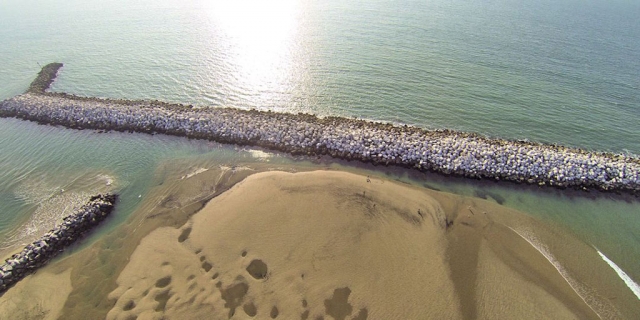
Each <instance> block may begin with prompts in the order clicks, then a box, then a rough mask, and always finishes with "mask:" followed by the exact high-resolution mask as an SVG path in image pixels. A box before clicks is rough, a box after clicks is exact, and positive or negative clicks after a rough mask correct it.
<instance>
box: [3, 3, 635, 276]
mask: <svg viewBox="0 0 640 320" xmlns="http://www.w3.org/2000/svg"><path fill="white" fill-rule="evenodd" d="M638 16H640V4H639V3H638V2H634V1H613V2H610V1H599V0H595V1H587V2H584V1H573V0H563V1H553V2H552V1H534V2H531V1H524V0H498V1H491V2H485V1H479V0H471V1H462V0H454V1H444V0H436V1H410V0H402V1H381V0H373V1H359V0H358V1H346V2H345V1H337V0H329V1H304V0H300V1H294V0H282V1H265V0H262V1H257V0H239V1H228V0H224V1H205V0H187V1H178V0H154V1H150V0H141V1H135V2H130V1H124V0H107V1H97V0H89V1H79V0H70V1H64V2H60V1H53V0H43V1H32V0H27V1H17V0H4V1H2V2H0V43H2V46H0V57H2V62H3V66H2V71H1V72H0V99H4V98H8V97H11V96H13V95H16V94H20V93H22V92H23V91H24V90H25V89H26V88H27V87H28V85H29V83H30V82H31V80H32V79H33V77H34V76H35V74H36V73H37V71H38V70H39V69H40V66H39V64H40V65H44V64H45V63H48V62H52V61H59V62H63V63H64V64H65V67H64V68H63V69H62V70H61V72H60V74H59V79H58V80H57V81H56V82H55V83H54V85H53V87H52V90H54V91H64V92H69V93H74V94H80V95H86V96H99V97H113V98H129V99H137V98H143V99H161V100H166V101H174V102H183V103H194V104H199V105H220V106H235V107H241V108H258V109H271V110H278V111H290V112H298V111H304V112H310V113H315V114H321V115H344V116H357V117H361V118H367V119H374V120H383V121H392V122H401V123H408V124H413V125H418V126H422V127H426V128H453V129H458V130H464V131H472V132H479V133H482V134H485V135H490V136H499V137H504V138H512V139H516V138H522V139H525V138H526V139H530V140H534V141H542V142H549V143H560V144H564V145H570V146H578V147H582V148H586V149H595V150H607V151H614V152H630V153H634V154H639V153H640V77H638V75H639V74H640V19H638V18H637V17H638ZM184 159H191V160H193V161H194V162H198V161H205V162H207V163H208V164H224V165H233V164H234V163H238V162H240V161H243V162H244V161H263V160H261V159H258V158H254V160H251V159H252V154H251V153H250V152H247V151H243V150H238V149H237V148H236V147H233V146H221V145H218V144H213V143H209V142H203V141H191V140H186V139H181V138H174V137H165V136H150V135H143V134H124V133H106V134H99V133H96V132H93V131H73V130H67V129H61V128H54V127H49V126H38V125H35V124H33V123H28V122H22V121H18V120H14V119H0V240H2V241H3V243H4V244H5V245H8V244H11V243H16V242H20V241H27V240H28V239H30V238H29V234H31V235H33V234H35V233H36V232H35V231H34V230H31V229H29V228H27V227H28V226H34V225H35V226H38V225H39V223H40V222H43V221H50V220H51V219H53V218H55V215H56V214H59V213H60V212H62V211H63V210H64V209H65V208H66V207H65V206H68V205H69V203H72V204H75V205H77V204H79V203H81V199H82V197H81V196H82V195H85V194H91V193H95V192H96V191H104V190H109V191H117V192H119V193H121V194H122V201H121V203H120V204H119V206H118V210H117V212H116V217H115V218H114V219H111V220H110V221H109V222H108V225H107V226H105V227H104V228H103V229H102V231H101V232H107V231H108V230H110V229H111V228H113V227H115V226H117V225H118V223H120V222H122V221H123V220H124V219H126V217H127V216H128V215H129V214H130V213H131V212H133V210H135V209H136V208H137V206H138V204H139V203H140V202H141V199H143V198H144V196H145V194H146V193H148V192H149V190H150V188H151V187H152V185H153V183H154V182H153V179H152V177H153V176H154V174H155V173H156V171H157V170H159V169H158V168H159V166H162V165H166V164H169V165H170V164H171V163H174V162H175V163H177V162H179V161H181V160H184ZM270 161H275V162H278V161H280V162H281V163H282V165H286V164H287V163H290V161H292V160H291V159H290V158H288V157H276V158H273V159H271V160H270ZM189 169H191V168H185V170H189ZM193 169H197V168H193ZM347 169H349V170H351V169H353V168H347ZM378 169H379V168H378ZM394 174H399V175H400V177H399V178H401V179H407V180H410V181H411V182H412V183H416V184H423V183H425V181H420V180H417V181H416V180H415V179H413V180H412V179H409V178H408V177H404V178H403V177H402V175H404V173H402V172H396V173H394ZM392 176H393V175H392ZM420 179H425V178H424V177H423V176H421V177H420ZM426 183H428V184H429V185H430V186H431V187H437V188H438V189H442V190H445V191H450V192H454V193H458V194H464V195H470V196H472V195H474V194H477V193H478V192H490V193H493V194H495V195H496V196H497V197H499V198H503V199H504V204H505V205H507V206H510V207H513V208H517V209H520V210H523V211H525V212H528V213H530V214H532V215H534V216H537V217H540V218H542V219H545V220H548V221H551V222H553V223H557V224H560V225H563V226H565V227H567V228H568V229H569V230H571V231H572V232H575V233H576V234H577V235H578V236H579V237H580V238H582V239H583V240H584V241H585V242H587V243H590V244H592V245H594V246H596V247H598V248H599V249H600V250H601V251H602V252H604V253H605V254H606V255H607V256H608V257H609V258H611V259H612V260H613V261H615V263H616V264H618V265H619V266H620V267H621V268H622V269H623V270H625V271H626V272H627V273H628V274H629V275H630V276H631V277H632V278H633V279H635V281H636V282H640V266H639V265H638V263H637V261H639V260H640V236H638V235H639V234H640V233H639V232H638V231H640V215H639V214H638V213H640V205H639V203H638V201H637V199H636V200H634V201H632V202H626V201H624V200H621V199H614V198H609V197H607V196H601V197H597V198H596V199H590V198H589V197H586V196H587V195H582V196H580V195H578V196H571V195H570V194H569V193H566V192H560V191H555V190H553V191H543V192H538V191H536V190H535V189H532V188H514V187H513V186H512V185H503V184H489V185H477V184H475V183H471V182H469V181H466V180H463V179H446V178H442V177H438V176H432V177H430V178H429V180H428V181H426ZM63 190H64V191H63ZM67 209H68V208H67ZM43 226H46V224H41V223H40V227H43ZM29 230H31V231H29ZM29 232H31V233H29ZM95 236H99V235H95Z"/></svg>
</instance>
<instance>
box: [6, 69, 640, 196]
mask: <svg viewBox="0 0 640 320" xmlns="http://www.w3.org/2000/svg"><path fill="white" fill-rule="evenodd" d="M48 66H50V65H48ZM56 66H57V65H56ZM45 68H47V67H45ZM45 68H43V71H42V72H41V73H40V75H39V77H40V76H42V80H40V81H38V83H47V84H50V83H51V81H52V80H51V81H48V80H47V77H49V78H50V79H53V78H55V75H56V72H57V70H58V68H59V66H58V67H57V68H47V69H46V71H45ZM34 82H35V81H34ZM32 86H33V84H32ZM45 90H46V88H45V89H44V90H41V88H40V87H37V88H36V89H35V90H31V89H30V90H29V91H28V92H27V93H25V94H22V95H19V96H16V97H13V98H10V99H7V100H4V101H2V102H1V103H0V116H2V117H17V118H21V119H25V120H31V121H37V122H39V123H44V124H53V125H62V126H65V127H69V128H77V129H101V130H118V131H136V132H146V133H163V134H170V135H178V136H186V137H190V138H197V139H208V140H213V141H217V142H222V143H233V144H240V145H251V146H259V147H264V148H268V149H272V150H278V151H282V152H288V153H291V154H303V155H330V156H332V157H335V158H341V159H346V160H358V161H363V162H370V163H374V164H384V165H400V166H405V167H411V168H416V169H418V170H430V171H435V172H440V173H444V174H455V175H460V176H465V177H470V178H479V179H495V180H505V181H513V182H521V183H529V184H538V185H549V186H555V187H561V188H566V187H573V188H578V189H597V190H604V191H625V192H631V193H635V194H638V193H640V159H638V158H635V157H631V156H626V155H617V154H611V153H602V152H590V151H586V150H581V149H576V148H568V147H563V146H556V145H546V144H539V143H532V142H525V141H508V140H502V139H490V138H487V137H483V136H480V135H477V134H472V133H464V132H456V131H451V130H425V129H422V128H417V127H411V126H398V125H391V124H386V123H377V122H371V121H365V120H358V119H348V118H341V117H325V118H321V117H317V116H314V115H309V114H290V113H275V112H269V111H267V112H263V111H256V110H240V109H233V108H213V107H193V106H187V105H181V104H170V103H165V102H161V101H133V100H117V99H100V98H92V97H78V96H74V95H70V94H66V93H51V92H45Z"/></svg>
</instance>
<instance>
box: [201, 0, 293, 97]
mask: <svg viewBox="0 0 640 320" xmlns="http://www.w3.org/2000/svg"><path fill="white" fill-rule="evenodd" d="M299 7H300V3H299V1H297V0H275V1H269V0H240V1H228V0H216V1H212V2H210V3H208V4H207V6H206V10H207V15H208V17H209V19H210V22H211V28H213V30H212V31H213V32H215V33H216V34H218V35H219V38H218V39H219V40H221V41H223V42H224V43H223V44H221V45H223V46H224V47H225V50H227V52H226V55H225V56H226V59H227V60H228V61H226V63H227V64H228V65H229V66H230V67H231V68H232V70H233V72H234V74H235V77H234V78H235V79H234V81H235V82H237V83H236V86H237V87H239V88H240V89H241V90H245V91H246V92H249V93H250V94H252V95H256V94H257V95H259V99H258V101H254V102H256V103H260V104H270V103H273V101H272V100H271V99H270V98H272V97H274V96H281V95H282V94H283V93H285V94H286V93H287V92H288V91H289V90H291V86H292V83H294V81H293V79H292V78H293V77H294V76H295V73H296V63H295V60H296V54H297V50H296V48H297V47H298V45H299V43H298V40H297V39H298V31H299V30H298V29H299V24H300V22H299V20H300V17H299V16H300V14H299V11H300V8H299ZM262 106H264V105H260V106H259V107H262Z"/></svg>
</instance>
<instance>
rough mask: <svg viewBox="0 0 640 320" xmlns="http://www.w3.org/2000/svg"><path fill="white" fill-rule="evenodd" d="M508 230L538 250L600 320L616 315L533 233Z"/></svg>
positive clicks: (613, 310)
mask: <svg viewBox="0 0 640 320" xmlns="http://www.w3.org/2000/svg"><path fill="white" fill-rule="evenodd" d="M509 229H511V231H513V232H515V233H516V234H517V235H519V236H520V237H521V238H522V239H524V240H525V241H527V242H528V243H529V244H530V245H531V246H532V247H534V248H535V249H536V250H538V252H540V254H542V255H543V256H544V257H545V258H546V259H547V261H549V263H551V265H553V267H554V268H555V269H556V270H557V271H558V273H560V275H561V276H562V278H564V280H565V281H567V283H568V284H569V286H570V287H571V289H573V291H574V292H575V293H576V294H577V295H578V296H579V297H580V298H581V299H582V301H584V303H585V304H586V305H587V306H589V308H591V310H592V311H593V312H594V313H595V314H597V315H598V317H599V318H600V319H609V318H612V315H616V314H618V312H617V310H616V309H615V307H613V306H612V305H610V304H609V303H607V301H604V300H602V299H598V298H597V297H596V296H597V293H596V292H595V291H594V290H593V289H591V288H589V287H588V286H587V285H585V284H583V283H580V282H578V281H577V280H575V279H574V278H573V277H571V275H570V274H569V272H568V271H567V269H565V268H564V267H563V266H562V265H561V264H560V262H559V261H558V260H557V259H556V257H555V256H554V255H553V254H552V253H551V251H550V250H549V248H547V246H546V245H545V244H544V243H542V241H540V240H539V239H538V237H537V236H536V235H535V234H533V232H528V231H522V230H521V231H518V230H515V229H513V228H511V227H509ZM613 318H615V317H613Z"/></svg>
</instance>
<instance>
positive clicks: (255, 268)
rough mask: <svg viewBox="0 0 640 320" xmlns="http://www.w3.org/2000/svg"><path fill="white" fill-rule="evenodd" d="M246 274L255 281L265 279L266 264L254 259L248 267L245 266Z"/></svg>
mask: <svg viewBox="0 0 640 320" xmlns="http://www.w3.org/2000/svg"><path fill="white" fill-rule="evenodd" d="M247 272H248V273H249V274H250V275H251V276H252V277H254V278H255V279H258V280H261V279H264V278H266V277H267V272H268V269H267V264H266V263H264V262H263V261H262V260H260V259H254V260H252V261H251V263H250V264H249V266H247Z"/></svg>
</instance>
